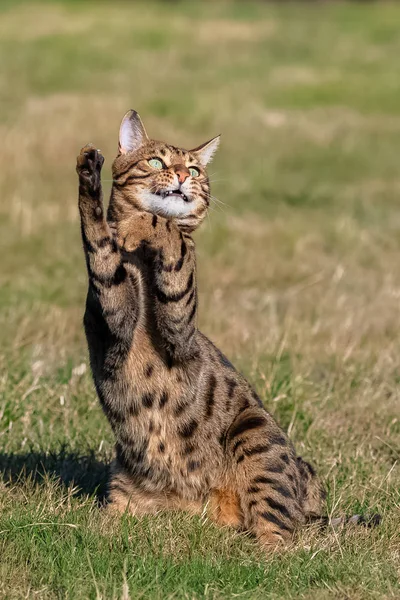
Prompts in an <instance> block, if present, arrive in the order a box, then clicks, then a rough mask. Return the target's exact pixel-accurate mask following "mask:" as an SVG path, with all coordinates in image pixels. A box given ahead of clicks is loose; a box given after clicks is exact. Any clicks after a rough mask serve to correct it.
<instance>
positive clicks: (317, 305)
mask: <svg viewBox="0 0 400 600" xmlns="http://www.w3.org/2000/svg"><path fill="white" fill-rule="evenodd" d="M0 13H1V15H0V16H1V18H0V73H1V76H0V92H1V93H0V97H1V104H0V106H1V111H0V137H1V140H2V143H1V147H0V160H1V165H2V169H1V171H0V197H1V204H0V244H1V246H2V248H1V257H2V258H1V288H0V307H1V312H0V331H1V345H0V370H1V378H0V394H1V396H0V473H1V476H2V478H0V481H2V482H1V483H0V556H1V560H0V596H1V597H4V598H10V599H19V598H21V599H22V598H44V599H56V598H57V599H61V598H71V599H76V598H85V599H86V598H89V599H92V598H93V599H96V600H100V599H111V598H115V599H116V598H121V599H124V600H127V599H128V598H132V599H133V598H150V599H165V598H170V599H172V598H173V599H181V598H182V599H189V600H192V599H203V598H207V599H211V598H212V599H214V598H215V599H225V598H234V597H235V598H236V597H238V598H247V599H251V600H253V599H255V600H256V599H258V598H259V599H261V598H263V599H264V598H273V599H278V598H281V599H283V598H285V599H290V598H292V599H294V598H303V599H311V598H318V599H323V600H324V599H325V598H326V599H332V598H352V599H357V600H358V599H359V600H364V599H365V598H398V597H400V586H399V579H400V569H399V565H400V532H399V516H400V514H399V513H400V511H399V508H400V494H399V489H400V478H399V470H398V461H399V453H400V419H399V414H400V411H399V409H400V401H399V395H400V336H399V330H400V312H399V298H400V270H399V266H398V265H399V252H400V236H399V229H400V210H399V192H400V179H399V152H400V137H399V134H400V104H399V101H398V99H399V92H400V80H399V77H398V56H399V54H400V35H399V30H398V22H399V19H400V6H399V5H398V4H390V3H379V4H366V5H361V4H345V3H340V4H320V5H319V4H318V5H315V4H310V5H308V4H299V5H295V4H290V5H287V4H285V3H283V4H280V5H279V4H263V3H258V4H256V3H251V2H241V3H233V2H232V3H229V2H221V3H218V2H213V3H211V2H202V3H200V2H196V1H193V2H177V3H168V2H164V3H159V4H158V3H153V2H147V3H143V4H140V3H123V2H121V3H119V2H113V3H111V2H110V3H106V2H89V1H88V2H72V1H71V2H67V1H61V0H60V1H57V2H47V3H42V4H39V3H36V2H12V3H11V2H6V1H3V2H1V3H0ZM131 107H133V108H136V109H137V110H139V111H140V113H141V115H142V117H143V119H144V122H145V124H146V127H147V129H148V131H149V132H150V133H151V134H152V135H153V136H155V137H159V138H161V139H166V140H167V141H169V142H171V143H175V144H180V145H182V146H189V147H190V146H195V145H198V144H200V143H201V142H203V141H205V140H206V139H207V138H210V137H212V136H214V135H216V134H217V133H219V132H222V136H223V137H222V147H221V150H220V152H219V155H218V156H217V158H216V160H215V162H214V163H213V165H212V167H211V173H212V180H214V183H213V188H214V192H213V193H214V194H215V196H216V197H217V198H219V199H220V200H221V201H222V202H223V203H224V204H219V203H215V204H214V206H213V210H212V211H211V212H210V218H209V221H208V222H207V223H206V224H205V225H204V226H203V228H202V230H201V231H200V232H199V233H198V235H197V236H196V237H197V246H198V255H199V269H200V274H199V277H200V301H201V328H202V330H203V331H204V332H205V333H207V334H208V335H210V336H211V337H212V339H213V340H214V341H215V342H216V343H217V344H218V345H219V346H220V347H221V348H222V349H223V350H224V351H225V352H226V353H227V354H228V355H229V357H230V358H231V360H232V361H233V362H234V363H235V365H236V366H237V367H238V368H239V369H240V370H241V371H242V372H244V373H245V374H246V375H247V376H248V377H249V379H250V380H251V381H252V382H254V383H255V384H256V385H257V389H258V391H259V392H260V394H261V396H262V398H263V399H264V401H265V404H266V406H268V408H269V410H271V411H272V412H273V413H274V414H275V415H276V416H277V418H278V419H279V421H280V422H281V423H282V425H283V426H284V427H285V428H286V429H287V430H288V431H289V432H290V434H291V436H292V438H293V439H294V440H295V442H296V445H297V448H298V450H299V452H300V453H301V454H302V455H303V456H304V457H305V458H307V459H309V460H312V461H313V462H314V463H315V464H316V466H317V467H318V469H319V471H320V473H321V475H322V476H323V477H324V479H325V480H326V482H327V485H328V488H329V497H328V511H329V513H332V514H335V515H336V514H342V513H345V512H348V513H354V512H358V511H362V512H375V511H377V512H380V513H381V514H382V516H383V521H382V525H381V527H379V528H377V529H375V530H366V529H363V528H361V529H356V530H348V531H343V532H339V533H337V534H336V533H334V532H332V531H330V530H328V531H327V532H326V533H324V534H320V533H318V532H316V531H313V530H307V531H304V532H303V533H301V534H300V535H299V539H297V540H296V542H295V543H294V544H293V546H292V547H291V548H289V549H288V550H287V551H285V552H283V553H275V554H271V555H268V556H265V555H263V554H262V553H261V552H260V551H259V549H258V548H257V547H256V545H255V544H254V542H253V541H252V540H250V539H248V538H246V537H243V536H239V535H237V534H235V533H233V532H231V531H229V530H220V529H217V528H215V527H214V526H213V525H212V524H211V523H209V522H203V521H202V520H201V519H197V518H189V517H187V516H183V515H159V516H157V517H156V518H151V519H150V518H145V519H140V520H134V519H129V518H123V519H122V520H121V519H119V518H115V517H111V516H109V515H107V514H105V513H104V511H103V510H101V508H99V500H101V498H102V495H103V494H104V486H105V481H106V478H107V465H108V463H109V461H110V459H111V457H112V449H113V440H112V435H111V433H110V428H109V426H108V424H107V422H106V420H105V418H104V417H103V415H102V413H101V410H100V408H99V406H98V401H97V399H96V397H95V393H94V390H93V385H92V382H91V378H90V373H89V369H88V357H87V351H86V346H85V340H84V336H83V330H82V325H81V319H82V314H83V306H84V299H85V293H86V275H85V267H84V260H83V255H82V250H81V243H80V237H79V224H78V214H77V206H76V205H77V202H76V199H77V181H76V175H75V171H74V163H75V157H76V154H77V152H78V150H79V148H80V147H81V146H83V145H84V144H85V143H86V142H88V141H93V142H94V143H96V145H98V147H100V148H101V149H102V151H103V153H104V154H105V156H106V160H107V163H106V169H105V174H104V178H105V179H108V180H109V179H110V164H111V161H112V158H113V156H114V155H115V152H116V142H117V140H116V138H117V131H118V126H119V121H120V119H121V116H122V115H123V114H124V112H125V111H126V110H127V109H129V108H131ZM105 185H106V186H108V188H109V186H110V182H109V181H108V182H106V183H105Z"/></svg>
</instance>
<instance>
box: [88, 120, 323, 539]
mask: <svg viewBox="0 0 400 600" xmlns="http://www.w3.org/2000/svg"><path fill="white" fill-rule="evenodd" d="M140 124H141V122H140V123H139V125H140ZM136 125H137V123H136ZM139 125H138V127H139ZM139 130H140V127H139V129H138V130H135V132H134V133H133V134H132V137H134V136H137V131H139ZM142 131H144V129H143V130H142ZM128 133H129V132H128ZM129 136H130V134H129V135H128V136H126V132H125V133H124V136H123V140H122V142H123V143H124V144H126V143H127V142H126V139H128V142H129V143H130V142H131V137H129ZM139 138H140V131H139ZM135 140H136V138H135ZM139 143H140V145H139V147H138V148H136V149H134V150H130V151H127V152H126V147H125V146H121V147H122V148H123V149H124V150H125V153H124V152H123V151H121V153H120V154H119V156H118V157H117V159H116V160H115V162H114V165H113V179H114V185H113V189H112V194H111V201H110V206H109V212H108V220H107V219H106V216H105V214H104V208H103V199H102V190H101V183H100V171H101V167H102V164H103V160H104V159H103V157H102V156H101V154H100V153H99V151H97V150H96V149H95V148H94V147H93V146H86V147H85V148H83V149H82V151H81V153H80V155H79V156H78V164H77V171H78V175H79V210H80V215H81V223H82V238H83V246H84V252H85V256H86V262H87V268H88V274H89V291H88V296H87V303H86V313H85V318H84V325H85V331H86V336H87V340H88V346H89V352H90V361H91V367H92V372H93V378H94V382H95V386H96V390H97V393H98V396H99V399H100V402H101V405H102V408H103V410H104V412H105V414H106V415H107V417H108V420H109V422H110V425H111V427H112V429H113V432H114V435H115V438H116V458H115V461H114V463H113V468H112V475H111V480H110V486H109V499H110V507H111V508H115V509H117V510H120V511H125V510H128V511H130V512H131V513H133V514H144V513H154V512H156V511H158V510H164V509H183V510H189V511H191V512H197V513H198V512H200V511H201V510H202V509H203V507H204V505H205V504H206V505H207V507H208V511H209V514H210V516H211V517H212V518H213V519H215V520H216V521H217V522H218V523H220V524H226V525H232V526H235V527H237V528H240V529H245V530H247V531H250V532H252V533H253V534H255V535H256V536H257V538H258V539H259V540H260V542H261V543H262V544H264V545H270V544H276V543H277V542H279V541H282V540H288V539H290V537H291V536H292V534H293V531H294V530H295V529H296V527H298V526H299V525H302V524H303V523H305V522H306V521H307V520H308V519H310V518H311V517H314V518H315V517H317V516H319V515H321V514H322V504H323V500H324V491H323V488H322V486H321V483H320V481H319V479H318V478H317V476H316V474H315V472H314V470H313V468H312V467H311V466H310V465H309V464H308V463H306V462H305V461H303V460H302V459H301V458H299V457H298V456H297V455H296V453H295V450H294V448H293V445H292V444H291V442H290V441H289V439H288V438H287V436H286V435H285V433H284V432H283V431H282V429H281V428H280V427H279V426H278V425H277V423H276V422H275V420H274V419H273V418H272V416H271V415H270V414H269V413H268V412H267V411H266V410H265V409H264V408H263V406H262V403H261V402H260V400H259V398H258V396H257V394H256V393H255V392H254V391H253V389H252V388H251V386H250V385H249V384H248V383H247V381H246V380H245V379H244V378H243V377H242V376H241V375H240V374H239V373H238V372H237V371H236V370H235V369H234V367H233V366H232V365H231V364H230V362H229V361H228V360H227V359H226V358H225V356H224V355H223V354H222V353H221V352H220V351H219V350H218V349H217V348H216V347H215V346H214V345H213V344H212V343H211V342H210V341H209V340H208V339H207V338H206V337H205V336H204V335H202V334H201V333H200V331H199V330H198V329H197V287H196V257H195V247H194V242H193V240H192V238H191V236H190V234H189V232H190V231H192V230H193V229H195V228H196V227H197V226H198V225H199V224H200V223H201V221H202V220H203V218H204V214H205V211H203V210H202V208H203V206H204V207H205V209H207V206H208V198H209V184H208V179H207V175H206V173H205V170H204V166H202V164H201V162H200V160H199V158H198V155H197V154H196V151H191V152H186V151H184V150H180V149H177V148H174V147H172V146H169V145H167V144H163V143H160V142H154V141H152V140H148V138H147V136H144V134H142V136H141V138H140V140H139ZM120 145H121V140H120ZM154 156H157V157H160V158H162V160H163V164H164V165H165V166H164V168H163V172H161V171H160V172H159V173H156V172H154V171H153V170H152V169H151V167H150V165H149V163H148V162H147V161H148V160H149V158H151V157H154ZM189 164H191V165H193V164H195V165H197V168H198V169H199V171H200V173H201V177H202V182H201V183H200V182H197V183H196V182H189V183H191V190H192V191H191V194H192V202H193V210H191V211H190V213H188V214H190V215H191V216H190V218H188V219H185V218H181V217H177V218H170V219H169V218H166V217H165V216H163V215H162V214H160V213H159V212H158V213H157V212H153V213H152V212H149V211H148V210H145V208H144V207H143V205H142V203H141V201H140V197H142V195H141V194H142V192H143V190H144V189H145V188H146V186H151V189H154V186H158V187H160V186H165V185H170V184H169V183H168V182H169V181H170V180H172V178H173V176H174V173H175V174H176V170H177V168H176V165H180V167H179V169H182V168H183V167H182V165H183V166H184V167H186V168H187V167H188V165H189ZM161 180H162V181H163V183H161ZM164 201H165V203H168V201H169V200H168V197H166V198H165V199H164ZM110 224H111V225H112V227H110Z"/></svg>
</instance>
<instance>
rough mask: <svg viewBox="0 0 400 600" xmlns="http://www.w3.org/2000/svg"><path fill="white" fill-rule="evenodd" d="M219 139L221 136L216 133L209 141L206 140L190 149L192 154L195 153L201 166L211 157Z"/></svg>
mask: <svg viewBox="0 0 400 600" xmlns="http://www.w3.org/2000/svg"><path fill="white" fill-rule="evenodd" d="M220 139H221V136H220V135H217V137H215V138H213V139H212V140H210V141H209V142H206V143H205V144H202V145H201V146H198V147H197V148H194V149H193V150H191V151H190V152H191V153H192V154H195V155H196V157H197V159H198V160H199V162H200V163H201V164H202V165H203V167H205V166H206V165H207V164H208V163H209V162H210V160H211V159H212V158H213V156H214V154H215V153H216V151H217V148H218V146H219V142H220Z"/></svg>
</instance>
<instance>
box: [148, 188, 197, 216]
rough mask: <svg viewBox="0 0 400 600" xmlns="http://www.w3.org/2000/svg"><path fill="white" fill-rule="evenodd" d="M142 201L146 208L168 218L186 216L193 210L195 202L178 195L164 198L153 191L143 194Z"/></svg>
mask: <svg viewBox="0 0 400 600" xmlns="http://www.w3.org/2000/svg"><path fill="white" fill-rule="evenodd" d="M141 201H142V204H143V208H144V209H145V210H147V211H149V212H151V213H156V214H157V215H160V216H161V217H165V218H167V219H168V218H182V217H186V216H187V215H188V214H190V213H191V212H192V211H193V204H194V203H193V202H185V201H184V200H183V199H182V198H179V197H176V196H170V197H166V198H162V197H161V196H158V195H157V194H151V193H144V194H142V195H141Z"/></svg>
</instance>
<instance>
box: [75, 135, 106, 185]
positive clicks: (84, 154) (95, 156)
mask: <svg viewBox="0 0 400 600" xmlns="http://www.w3.org/2000/svg"><path fill="white" fill-rule="evenodd" d="M103 163H104V156H103V155H102V154H101V152H100V150H97V149H96V148H95V146H93V144H87V145H86V146H84V147H83V148H82V150H81V151H80V154H79V156H78V158H77V161H76V170H77V173H78V175H79V181H80V183H81V185H83V186H84V187H85V188H86V190H87V191H88V192H89V194H90V195H91V196H96V195H98V193H99V191H100V186H101V179H100V173H101V169H102V166H103Z"/></svg>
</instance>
